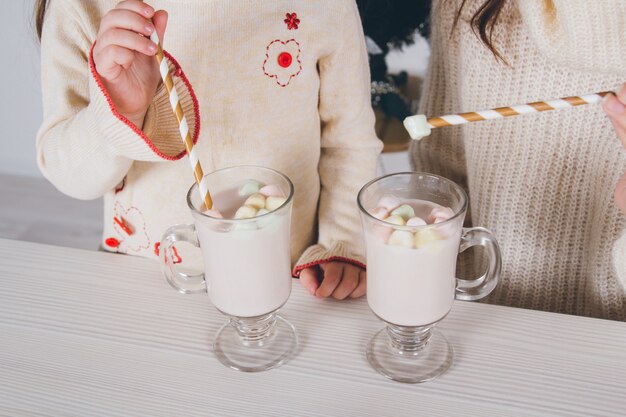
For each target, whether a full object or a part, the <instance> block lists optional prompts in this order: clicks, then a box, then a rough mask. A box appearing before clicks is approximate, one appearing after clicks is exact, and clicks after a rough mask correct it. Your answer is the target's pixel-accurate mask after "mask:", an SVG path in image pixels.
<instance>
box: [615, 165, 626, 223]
mask: <svg viewBox="0 0 626 417" xmlns="http://www.w3.org/2000/svg"><path fill="white" fill-rule="evenodd" d="M614 197H615V204H617V207H619V209H620V210H621V211H622V213H624V216H626V172H625V173H624V175H622V178H621V179H620V180H619V181H618V182H617V187H615V195H614Z"/></svg>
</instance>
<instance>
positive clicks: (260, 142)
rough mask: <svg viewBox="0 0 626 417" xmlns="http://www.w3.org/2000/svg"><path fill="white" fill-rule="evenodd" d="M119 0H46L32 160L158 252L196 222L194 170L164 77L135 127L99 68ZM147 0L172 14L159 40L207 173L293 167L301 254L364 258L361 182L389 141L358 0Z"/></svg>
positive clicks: (134, 240)
mask: <svg viewBox="0 0 626 417" xmlns="http://www.w3.org/2000/svg"><path fill="white" fill-rule="evenodd" d="M116 4H117V0H64V1H52V2H50V5H49V10H48V11H47V15H46V22H45V25H44V33H43V39H42V48H41V50H42V87H43V101H44V122H43V125H42V127H41V129H40V132H39V134H38V137H37V153H38V162H39V166H40V168H41V170H42V172H43V173H44V175H45V176H46V177H47V178H48V179H49V180H50V181H51V182H52V183H53V184H54V185H55V186H56V187H57V188H58V189H59V190H61V191H62V192H64V193H66V194H68V195H70V196H73V197H76V198H83V199H90V198H97V197H100V196H104V204H105V218H104V235H103V247H104V248H105V249H107V250H109V251H114V252H123V253H128V254H133V255H139V256H145V257H151V258H155V257H156V254H157V253H158V250H159V248H158V242H159V241H160V239H161V236H162V235H163V233H164V231H165V230H166V229H167V228H168V227H169V226H172V225H176V224H182V223H191V222H192V218H191V215H190V213H189V208H188V207H187V205H186V199H185V196H186V193H187V190H188V189H189V187H190V186H191V184H192V183H193V175H192V172H191V169H190V166H189V162H188V161H187V160H186V159H187V158H183V157H184V152H183V150H184V148H183V146H182V144H181V139H180V136H179V133H178V128H177V123H176V120H175V118H174V115H173V113H172V111H171V109H170V104H169V100H168V96H167V93H166V92H165V90H164V88H163V87H162V86H161V88H160V89H159V90H158V91H157V92H156V94H155V98H154V100H153V102H152V104H151V106H150V109H149V110H148V114H147V115H146V119H145V122H144V126H143V129H142V130H143V131H140V130H138V129H133V127H132V126H130V125H129V123H128V122H127V121H126V120H124V118H123V117H121V116H120V115H119V114H117V112H116V109H115V106H114V104H113V103H112V101H111V100H110V98H109V97H108V96H107V94H106V90H105V89H104V88H103V87H102V85H101V84H102V83H101V82H100V80H99V75H98V74H97V72H96V71H95V69H94V68H93V62H92V60H91V58H90V57H91V56H90V50H91V48H92V45H93V44H94V41H95V39H96V35H97V31H98V27H99V22H100V20H101V19H102V17H103V15H104V14H106V12H107V11H108V10H110V9H112V8H113V7H115V5H116ZM151 5H152V6H153V7H155V8H156V9H161V8H162V9H166V10H167V11H168V13H169V22H168V28H167V31H166V34H165V48H166V50H168V51H169V52H171V53H172V55H173V57H175V58H176V60H177V61H178V63H180V65H178V63H177V62H176V61H174V60H172V61H171V62H170V64H171V68H170V69H171V70H172V71H173V72H174V81H175V83H176V85H177V87H178V92H179V96H180V100H181V104H182V106H183V108H184V110H185V112H186V115H187V118H188V121H189V126H190V129H191V132H192V134H193V136H194V138H195V139H197V144H196V148H197V152H198V155H199V158H200V161H201V163H202V165H203V168H204V170H205V172H211V171H213V170H216V169H219V168H223V167H228V166H235V165H261V166H267V167H271V168H274V169H276V170H278V171H280V172H282V173H284V174H286V175H287V176H288V177H289V178H290V179H291V180H292V181H293V183H294V185H295V189H296V193H295V198H294V210H293V220H292V239H291V243H292V261H293V263H294V264H309V263H312V262H313V263H319V262H320V261H321V262H323V261H326V260H328V259H333V257H341V258H342V259H344V258H345V261H347V262H353V263H355V264H360V261H362V259H363V255H364V247H363V244H362V239H361V236H360V234H361V227H360V224H359V219H358V210H357V206H356V195H357V192H358V190H359V189H360V187H361V186H362V185H363V184H364V183H365V182H367V181H368V180H370V179H371V178H372V177H373V176H375V174H376V159H377V156H378V153H379V152H380V148H381V143H380V141H379V140H378V139H377V138H376V135H375V132H374V115H373V112H372V109H371V107H370V96H369V70H368V62H367V53H366V50H365V41H364V38H363V33H362V29H361V22H360V19H359V15H358V11H357V8H356V5H355V4H354V2H353V1H350V0H341V1H337V0H326V1H317V2H296V1H271V2H269V1H268V2H254V4H253V3H252V2H250V1H247V0H221V1H215V0H212V1H207V0H184V1H182V0H181V1H159V0H157V1H153V2H151ZM294 13H295V15H294ZM285 53H288V54H290V55H289V56H286V55H284V54H285ZM90 64H91V67H92V68H91V69H90ZM183 70H184V71H183ZM197 116H199V117H197ZM200 120H201V123H200ZM120 221H122V222H123V223H125V225H120ZM125 226H126V227H125ZM129 230H130V232H131V233H130V234H129V233H128V231H129ZM268 244H271V242H268ZM311 245H313V246H311ZM307 247H310V250H309V251H307V252H306V253H305V256H303V257H302V259H300V261H299V262H296V260H297V259H298V258H299V257H300V255H301V254H302V253H303V252H304V251H305V249H307ZM307 254H308V255H307ZM184 262H185V259H183V263H184Z"/></svg>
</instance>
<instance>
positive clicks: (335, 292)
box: [300, 262, 367, 300]
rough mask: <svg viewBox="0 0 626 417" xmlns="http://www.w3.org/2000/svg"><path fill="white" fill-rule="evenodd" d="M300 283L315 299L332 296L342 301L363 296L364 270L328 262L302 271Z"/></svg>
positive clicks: (365, 284) (364, 288)
mask: <svg viewBox="0 0 626 417" xmlns="http://www.w3.org/2000/svg"><path fill="white" fill-rule="evenodd" d="M320 282H321V283H320ZM300 283H301V284H302V285H303V286H304V288H306V289H307V290H308V291H309V292H310V293H311V294H313V295H315V296H316V297H320V298H325V297H330V296H332V297H333V298H336V299H337V300H343V299H344V298H347V297H349V298H359V297H362V296H364V295H365V291H366V289H367V276H366V272H365V270H364V269H362V268H359V267H358V266H354V265H352V264H349V263H345V262H328V263H325V264H321V265H319V266H315V267H313V268H306V269H304V270H303V271H302V272H301V273H300Z"/></svg>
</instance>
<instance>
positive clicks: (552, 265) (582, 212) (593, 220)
mask: <svg viewBox="0 0 626 417" xmlns="http://www.w3.org/2000/svg"><path fill="white" fill-rule="evenodd" d="M459 3H460V1H459V0H446V1H441V0H439V1H435V2H434V5H433V6H434V10H433V22H432V27H433V33H432V57H431V64H430V69H429V74H428V77H427V78H428V79H427V80H426V83H425V84H426V89H425V91H424V96H423V100H422V103H421V110H420V113H424V114H427V115H433V116H435V115H442V114H450V113H454V112H459V111H474V110H482V109H487V108H493V107H496V106H504V105H510V104H521V103H527V102H530V101H536V100H542V99H550V98H558V97H563V96H570V95H578V94H583V93H590V92H597V91H604V90H608V89H615V88H616V87H618V86H619V85H620V84H621V83H623V82H625V81H626V43H625V42H626V2H624V1H622V0H597V1H589V0H554V1H553V3H554V5H555V6H556V15H553V16H549V15H548V14H547V13H546V9H545V4H546V3H545V1H544V0H510V1H509V3H508V5H507V6H506V8H505V10H504V12H503V15H502V18H501V21H500V23H499V26H497V29H496V32H495V34H494V40H495V41H496V46H497V48H498V49H499V50H500V52H501V53H502V55H503V56H504V58H505V59H506V60H507V62H508V64H509V65H504V64H502V63H500V62H498V61H496V60H495V59H494V57H493V55H492V53H491V52H490V51H489V50H488V49H487V48H486V47H485V46H484V45H483V44H482V43H481V42H480V41H479V40H478V39H477V37H476V36H475V35H474V34H473V33H472V31H471V29H470V27H469V23H468V22H469V19H470V18H471V16H472V15H473V12H474V11H475V10H476V8H477V6H478V5H479V4H482V1H477V0H474V1H469V2H468V7H466V10H464V12H463V14H462V18H461V20H460V22H459V25H458V27H457V29H456V30H455V31H454V33H453V34H452V35H451V31H452V22H453V19H454V16H455V11H456V8H457V7H458V4H459ZM411 155H412V160H413V163H414V165H415V167H416V168H417V169H421V170H426V171H432V172H436V173H440V174H442V175H444V176H447V177H449V178H451V179H453V180H455V181H457V182H459V183H461V184H463V185H465V186H466V187H467V188H468V190H469V195H470V204H471V215H470V221H471V223H472V224H473V225H475V226H484V227H487V228H489V229H490V230H491V231H492V232H494V234H495V235H496V236H497V238H498V239H499V242H500V245H501V248H502V255H503V271H502V277H501V282H500V284H499V285H498V287H497V288H496V290H495V291H494V293H493V294H492V295H491V296H490V297H489V298H488V302H492V303H497V304H505V305H510V306H518V307H524V308H531V309H539V310H546V311H555V312H562V313H570V314H579V315H588V316H593V317H601V318H607V319H616V320H626V290H625V287H626V219H625V218H624V216H623V214H622V213H621V212H620V211H619V210H618V208H617V207H616V205H615V204H614V202H613V191H614V188H615V185H616V183H617V181H618V179H619V177H620V176H621V175H622V174H623V173H624V171H625V170H626V152H624V149H623V148H622V146H621V144H620V142H619V140H618V139H617V137H616V135H615V133H614V131H613V129H612V128H611V125H610V122H609V120H608V118H607V117H606V116H605V115H604V113H603V112H602V109H601V108H600V107H599V106H586V107H580V108H576V109H568V110H560V111H553V112H547V113H541V114H537V115H530V116H522V117H517V118H510V119H506V120H499V121H488V122H482V123H474V124H471V125H467V126H464V127H453V128H443V129H437V130H435V131H433V134H432V135H431V136H430V137H428V138H426V139H424V140H422V141H421V142H418V143H414V144H413V145H412V149H411ZM460 266H461V265H460ZM460 269H465V271H463V272H461V271H459V273H460V274H463V273H464V274H468V273H470V272H468V270H469V269H470V268H460Z"/></svg>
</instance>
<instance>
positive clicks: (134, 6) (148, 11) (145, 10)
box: [115, 0, 154, 18]
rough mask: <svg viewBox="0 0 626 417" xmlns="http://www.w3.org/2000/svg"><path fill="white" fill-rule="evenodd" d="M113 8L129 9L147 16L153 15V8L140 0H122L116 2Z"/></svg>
mask: <svg viewBox="0 0 626 417" xmlns="http://www.w3.org/2000/svg"><path fill="white" fill-rule="evenodd" d="M115 8H116V9H126V10H130V11H133V12H135V13H139V14H140V15H142V16H145V17H147V18H152V16H154V8H153V7H152V6H150V5H149V4H146V3H144V2H143V1H141V0H124V1H121V2H119V3H117V5H116V6H115Z"/></svg>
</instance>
